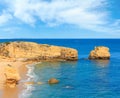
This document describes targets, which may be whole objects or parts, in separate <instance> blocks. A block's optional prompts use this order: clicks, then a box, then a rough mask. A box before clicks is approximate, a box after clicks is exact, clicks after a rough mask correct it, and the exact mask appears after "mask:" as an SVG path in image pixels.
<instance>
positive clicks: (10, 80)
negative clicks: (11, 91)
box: [4, 66, 20, 88]
mask: <svg viewBox="0 0 120 98" xmlns="http://www.w3.org/2000/svg"><path fill="white" fill-rule="evenodd" d="M4 74H5V77H6V86H8V87H10V88H14V87H15V86H16V85H17V84H18V81H19V80H20V75H19V73H18V71H17V70H16V69H15V68H13V67H12V66H6V67H5V73H4Z"/></svg>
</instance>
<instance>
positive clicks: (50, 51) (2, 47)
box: [0, 42, 78, 61]
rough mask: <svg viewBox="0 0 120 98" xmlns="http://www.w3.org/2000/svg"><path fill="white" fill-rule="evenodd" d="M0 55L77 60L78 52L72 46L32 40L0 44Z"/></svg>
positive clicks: (21, 57)
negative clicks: (67, 46)
mask: <svg viewBox="0 0 120 98" xmlns="http://www.w3.org/2000/svg"><path fill="white" fill-rule="evenodd" d="M0 56H1V57H7V58H15V59H16V60H17V59H18V60H23V61H26V60H33V61H40V60H77V59H78V52H77V50H75V49H72V48H65V47H59V46H52V45H46V44H37V43H34V42H8V43H2V44H0Z"/></svg>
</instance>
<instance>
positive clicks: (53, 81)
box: [48, 78, 59, 84]
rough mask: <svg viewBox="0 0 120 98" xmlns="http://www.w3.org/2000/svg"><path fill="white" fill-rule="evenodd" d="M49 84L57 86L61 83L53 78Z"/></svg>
mask: <svg viewBox="0 0 120 98" xmlns="http://www.w3.org/2000/svg"><path fill="white" fill-rule="evenodd" d="M48 83H49V84H57V83H59V80H57V79H55V78H51V79H50V80H48Z"/></svg>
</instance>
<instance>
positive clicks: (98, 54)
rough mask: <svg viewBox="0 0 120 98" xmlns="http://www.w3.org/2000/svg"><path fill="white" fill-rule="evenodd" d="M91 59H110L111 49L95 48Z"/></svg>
mask: <svg viewBox="0 0 120 98" xmlns="http://www.w3.org/2000/svg"><path fill="white" fill-rule="evenodd" d="M89 59H110V52H109V48H108V47H104V46H99V47H95V49H94V50H92V51H91V52H90V55H89Z"/></svg>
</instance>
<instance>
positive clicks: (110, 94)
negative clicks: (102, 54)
mask: <svg viewBox="0 0 120 98" xmlns="http://www.w3.org/2000/svg"><path fill="white" fill-rule="evenodd" d="M22 40H23V41H34V42H38V43H47V44H53V45H59V46H66V47H72V48H76V49H77V50H78V51H79V60H78V61H76V62H42V63H40V64H37V65H30V66H28V67H29V69H30V70H29V72H28V75H29V76H30V77H29V79H28V80H29V81H33V80H34V81H36V82H39V81H40V82H43V84H42V85H37V84H35V85H26V89H25V90H24V91H23V92H22V93H21V95H20V96H21V97H20V98H120V76H119V75H120V49H119V48H120V46H119V44H120V40H119V39H116V40H115V39H101V40H99V39H84V40H83V39H69V40H67V39H64V40H59V39H54V40H50V39H46V40H45V39H44V40H39V39H38V40H36V39H32V40H31V39H22ZM3 41H4V40H2V42H3ZM12 41H13V40H12ZM95 46H107V47H109V48H110V53H111V59H110V60H96V61H95V60H94V61H93V60H88V59H87V57H88V54H89V52H90V51H91V50H92V49H93V48H94V47H95ZM52 77H54V78H57V79H58V80H59V81H60V82H59V84H55V85H49V84H47V81H48V80H49V79H50V78H52Z"/></svg>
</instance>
